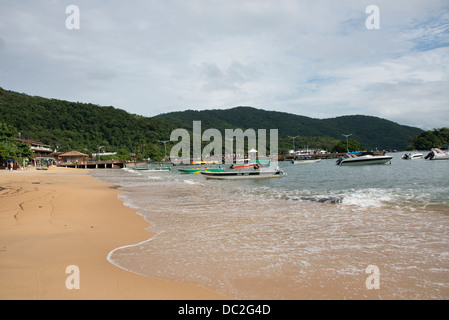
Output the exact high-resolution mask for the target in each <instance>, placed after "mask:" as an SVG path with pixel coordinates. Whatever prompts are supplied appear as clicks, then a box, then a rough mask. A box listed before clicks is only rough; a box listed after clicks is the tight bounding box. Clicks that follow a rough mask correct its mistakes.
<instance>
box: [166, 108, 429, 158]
mask: <svg viewBox="0 0 449 320" xmlns="http://www.w3.org/2000/svg"><path fill="white" fill-rule="evenodd" d="M158 117H160V118H163V119H166V120H169V121H171V122H173V123H175V124H176V125H177V126H179V127H183V128H187V129H192V123H193V121H194V120H200V121H201V125H202V128H203V129H207V128H216V129H218V130H220V131H222V132H223V130H224V129H234V128H242V129H248V128H253V129H278V134H279V138H281V139H288V137H289V136H299V137H298V138H297V139H298V140H297V141H298V144H296V145H297V146H301V145H302V144H301V143H303V142H304V141H311V140H313V139H312V138H316V137H329V138H332V139H336V140H342V139H345V138H344V137H343V136H342V134H352V136H351V139H354V140H357V141H359V142H361V143H362V144H363V145H364V146H365V147H366V148H367V149H370V150H371V149H376V148H377V149H379V150H382V149H397V150H404V149H405V148H406V147H407V145H408V143H409V138H410V137H412V136H416V135H419V134H420V133H421V132H422V130H421V129H419V128H414V127H409V126H404V125H400V124H397V123H395V122H392V121H389V120H385V119H381V118H377V117H372V116H363V115H353V116H342V117H337V118H330V119H314V118H309V117H305V116H300V115H295V114H291V113H285V112H278V111H265V110H260V109H255V108H252V107H236V108H232V109H227V110H204V111H194V110H187V111H180V112H171V113H166V114H161V115H159V116H158ZM301 138H302V142H301V140H299V139H301ZM307 138H308V139H307ZM290 140H291V139H290Z"/></svg>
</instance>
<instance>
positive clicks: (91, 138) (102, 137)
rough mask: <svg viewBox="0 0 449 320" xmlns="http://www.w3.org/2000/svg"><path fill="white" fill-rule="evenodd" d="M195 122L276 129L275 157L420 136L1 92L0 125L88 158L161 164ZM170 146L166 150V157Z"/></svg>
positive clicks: (388, 128) (231, 112) (382, 125)
mask: <svg viewBox="0 0 449 320" xmlns="http://www.w3.org/2000/svg"><path fill="white" fill-rule="evenodd" d="M195 120H200V121H201V126H202V130H203V131H204V130H206V129H208V128H215V129H218V130H220V131H221V132H222V133H223V134H224V130H225V129H236V128H241V129H243V130H245V129H248V128H252V129H278V133H279V143H278V145H279V152H280V153H283V152H287V151H288V150H289V149H292V148H293V139H292V138H291V137H295V149H301V148H304V147H308V148H319V149H327V150H332V149H333V148H334V147H335V146H336V145H337V144H338V143H340V141H341V140H345V137H343V136H342V135H343V134H352V135H351V137H350V139H353V140H355V141H358V142H360V143H361V144H362V145H363V146H364V147H366V148H367V149H368V150H372V149H397V150H403V149H405V148H406V147H407V146H408V145H409V141H410V139H411V137H416V136H418V135H419V134H421V133H422V132H423V131H422V130H421V129H418V128H413V127H408V126H403V125H399V124H397V123H394V122H392V121H388V120H385V119H381V118H376V117H370V116H362V115H356V116H342V117H337V118H332V119H313V118H309V117H305V116H300V115H295V114H290V113H285V112H277V111H265V110H260V109H255V108H251V107H236V108H232V109H227V110H205V111H192V110H187V111H181V112H172V113H168V114H161V115H159V116H156V117H151V118H149V117H143V116H139V115H135V114H130V113H128V112H126V111H124V110H120V109H117V108H114V107H101V106H98V105H94V104H86V103H78V102H69V101H64V100H56V99H47V98H42V97H37V96H29V95H26V94H21V93H16V92H11V91H7V90H3V89H1V88H0V122H1V123H3V124H4V125H5V126H8V128H12V129H11V130H14V131H16V132H17V133H19V132H20V134H21V138H24V139H32V140H37V141H40V142H42V143H45V144H48V145H50V146H51V147H52V148H58V151H68V150H78V151H81V152H84V153H88V154H89V153H95V152H97V151H98V148H99V147H100V146H104V148H103V149H102V151H115V152H118V153H119V154H121V155H129V153H137V154H138V156H139V157H140V158H142V157H145V158H147V157H151V158H153V159H161V158H163V156H164V145H163V144H162V143H161V142H160V141H161V140H162V141H165V140H170V134H171V132H172V131H173V130H175V129H177V128H185V129H187V130H191V129H192V125H193V121H195ZM5 128H6V127H5ZM206 143H207V142H206ZM172 145H174V143H169V144H168V145H167V151H168V152H169V151H170V147H171V146H172Z"/></svg>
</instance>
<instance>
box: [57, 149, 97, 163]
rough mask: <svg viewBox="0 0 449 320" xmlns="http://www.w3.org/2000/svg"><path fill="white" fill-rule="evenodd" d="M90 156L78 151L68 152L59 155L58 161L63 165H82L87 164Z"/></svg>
mask: <svg viewBox="0 0 449 320" xmlns="http://www.w3.org/2000/svg"><path fill="white" fill-rule="evenodd" d="M88 157H89V156H88V155H87V154H84V153H81V152H78V151H67V152H63V153H60V154H58V160H59V161H60V162H61V163H82V162H86V160H87V158H88Z"/></svg>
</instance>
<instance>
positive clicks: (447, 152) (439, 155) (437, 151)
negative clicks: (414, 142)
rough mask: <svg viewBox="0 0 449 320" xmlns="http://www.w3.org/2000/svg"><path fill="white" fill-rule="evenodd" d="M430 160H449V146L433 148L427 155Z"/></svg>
mask: <svg viewBox="0 0 449 320" xmlns="http://www.w3.org/2000/svg"><path fill="white" fill-rule="evenodd" d="M426 159H429V160H449V146H448V147H442V148H432V149H431V151H430V153H429V154H428V155H427V156H426Z"/></svg>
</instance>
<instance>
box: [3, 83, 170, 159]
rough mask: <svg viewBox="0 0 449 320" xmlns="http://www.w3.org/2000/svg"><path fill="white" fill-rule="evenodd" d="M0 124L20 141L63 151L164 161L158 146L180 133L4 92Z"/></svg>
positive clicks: (116, 114)
mask: <svg viewBox="0 0 449 320" xmlns="http://www.w3.org/2000/svg"><path fill="white" fill-rule="evenodd" d="M0 122H4V123H6V124H8V125H11V126H13V127H15V128H16V129H17V131H18V132H20V133H21V137H22V138H27V139H33V140H38V141H40V142H42V143H45V144H48V145H51V146H52V147H53V148H54V147H56V146H58V147H59V149H58V150H59V151H67V150H78V151H81V152H85V153H88V152H92V153H95V152H97V150H98V148H99V146H104V149H102V151H103V150H104V151H116V152H121V153H122V154H129V152H136V153H139V154H140V155H141V156H145V157H152V158H153V157H163V155H164V147H163V144H161V143H160V142H159V140H168V139H169V138H170V133H171V131H172V130H174V129H176V127H175V126H174V125H173V124H171V123H170V122H169V121H167V120H164V119H161V118H147V117H142V116H138V115H134V114H130V113H128V112H126V111H124V110H120V109H116V108H113V107H100V106H98V105H93V104H85V103H77V102H69V101H63V100H55V99H47V98H41V97H35V96H29V95H26V94H20V93H15V92H11V91H7V90H3V89H1V88H0Z"/></svg>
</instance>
